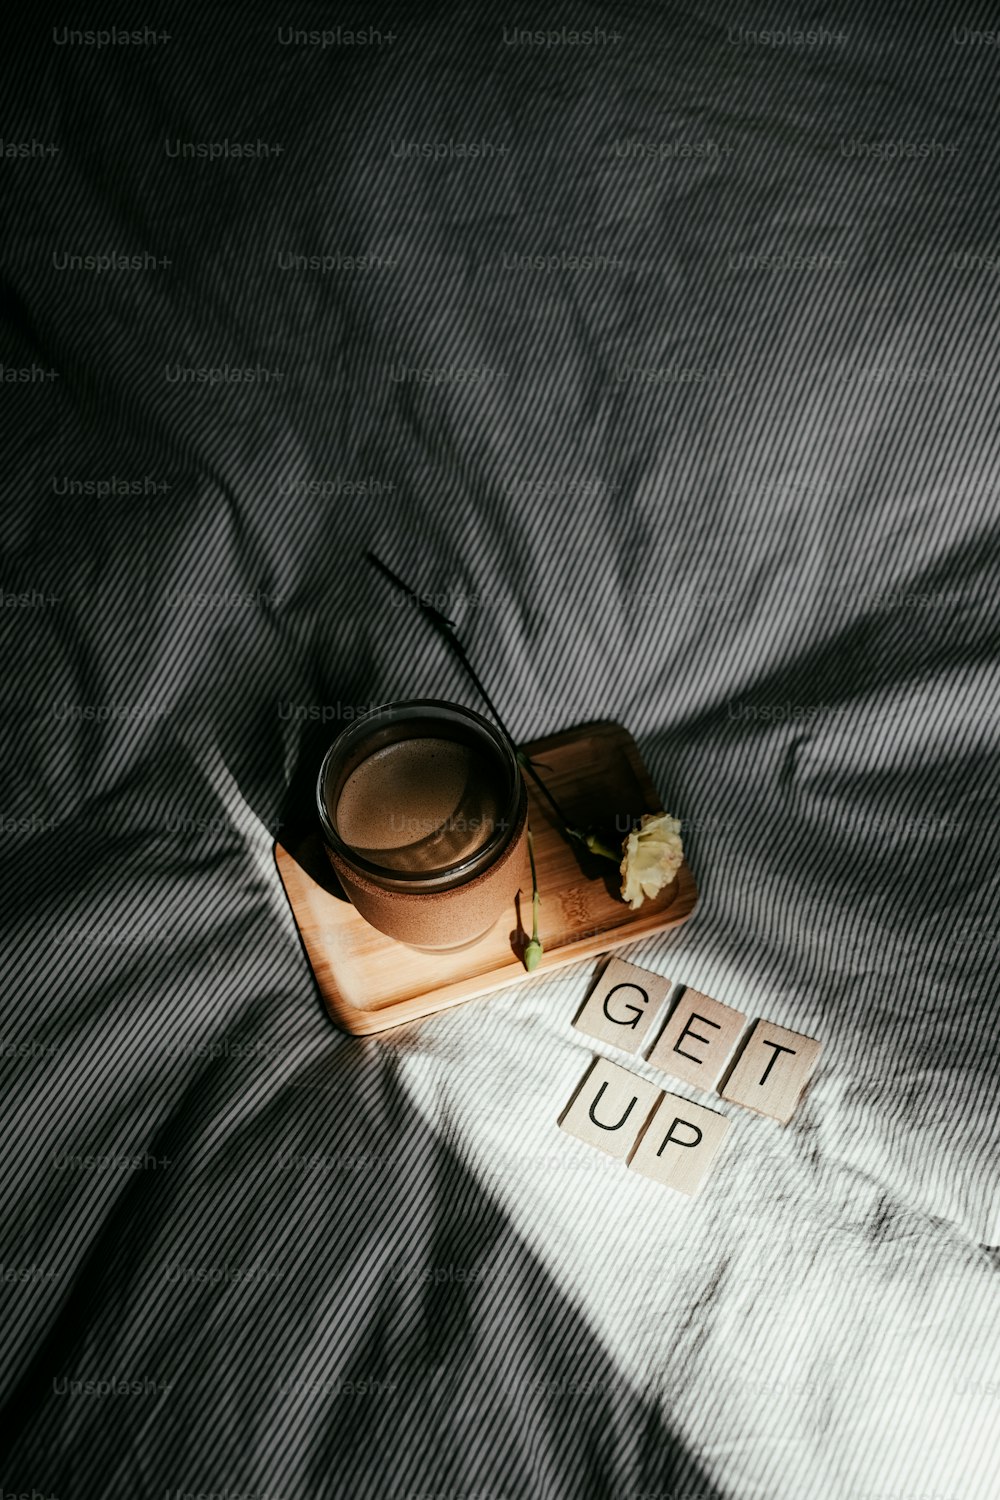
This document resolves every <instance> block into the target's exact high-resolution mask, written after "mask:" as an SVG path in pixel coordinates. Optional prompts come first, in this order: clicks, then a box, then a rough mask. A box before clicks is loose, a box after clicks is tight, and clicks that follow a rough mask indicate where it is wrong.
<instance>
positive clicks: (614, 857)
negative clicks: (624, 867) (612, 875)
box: [584, 833, 622, 865]
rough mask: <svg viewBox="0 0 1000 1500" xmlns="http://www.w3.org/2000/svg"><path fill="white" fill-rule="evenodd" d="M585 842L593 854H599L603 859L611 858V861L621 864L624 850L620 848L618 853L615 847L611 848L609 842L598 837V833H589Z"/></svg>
mask: <svg viewBox="0 0 1000 1500" xmlns="http://www.w3.org/2000/svg"><path fill="white" fill-rule="evenodd" d="M584 843H585V844H586V846H587V848H588V849H589V850H590V852H591V854H599V855H600V856H601V858H602V859H610V861H611V863H612V864H614V865H620V864H621V862H622V851H621V850H620V849H619V850H618V852H617V854H616V853H615V851H614V850H613V849H609V848H608V846H607V844H605V843H603V842H602V841H601V840H600V839H599V838H598V837H597V834H596V833H588V834H587V836H586V838H585V839H584Z"/></svg>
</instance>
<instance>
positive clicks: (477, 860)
mask: <svg viewBox="0 0 1000 1500" xmlns="http://www.w3.org/2000/svg"><path fill="white" fill-rule="evenodd" d="M421 709H432V710H433V709H446V710H447V711H448V713H449V714H453V715H457V716H458V717H459V718H464V719H466V720H468V721H469V722H470V723H471V724H473V725H474V726H475V727H476V728H477V729H478V730H479V731H480V732H481V733H485V734H486V736H487V738H488V739H489V740H490V742H491V744H492V745H493V747H494V748H495V749H496V750H497V751H498V753H499V755H500V757H501V759H502V761H504V763H505V764H506V766H507V768H508V769H509V771H510V776H511V793H510V798H509V801H508V804H507V806H506V807H505V809H504V812H503V814H502V817H501V820H500V821H501V823H502V825H503V826H500V827H497V828H495V829H494V831H493V833H492V834H491V835H490V837H489V838H488V839H487V840H486V842H485V843H484V844H482V845H480V847H479V848H478V849H476V850H475V852H474V853H473V854H470V855H468V856H467V857H466V858H465V859H462V860H459V861H458V862H457V863H456V864H453V865H447V866H446V867H445V868H444V869H441V870H415V871H406V872H403V871H400V870H393V869H389V868H388V867H387V866H386V865H380V864H378V863H377V862H376V861H374V860H370V859H365V858H364V856H362V855H360V854H358V853H357V852H356V851H355V850H354V849H352V848H351V846H350V845H349V844H346V843H345V842H344V840H343V839H342V838H341V837H340V834H339V833H338V832H337V830H336V828H335V827H334V825H333V820H332V819H331V817H330V813H329V809H328V808H327V805H326V796H325V789H326V780H327V775H328V772H329V769H330V765H331V763H332V761H333V760H334V759H335V757H336V755H337V754H338V752H339V753H343V750H344V748H345V743H344V742H345V741H350V740H351V739H352V738H353V739H360V738H362V737H363V734H364V731H365V729H366V728H367V727H370V725H371V724H372V723H374V722H376V721H377V720H378V719H379V718H380V717H382V716H383V715H385V714H386V713H387V712H389V711H391V712H392V713H393V714H404V715H405V714H407V713H410V712H413V711H418V710H421ZM523 788H524V781H523V778H522V776H521V769H520V766H519V765H518V763H517V756H516V754H515V751H514V747H513V745H512V744H511V742H510V740H509V739H508V738H507V736H506V734H504V733H503V731H502V730H500V729H499V728H498V726H497V725H495V724H493V723H491V722H490V720H489V719H487V718H486V717H485V716H484V715H483V714H480V713H477V712H476V710H475V709H473V708H466V706H465V704H464V703H453V702H452V701H451V700H450V699H448V698H400V699H395V700H390V701H389V702H387V703H380V704H378V705H376V706H375V707H374V708H370V709H366V710H365V712H364V713H362V714H358V716H357V718H355V719H354V720H353V721H352V722H351V723H350V724H347V725H345V726H344V728H343V729H341V730H340V732H339V733H338V734H337V735H336V737H335V738H334V740H333V741H332V742H331V744H330V745H329V746H328V747H327V750H326V753H325V754H324V756H323V759H322V762H321V763H320V768H319V774H318V776H317V778H316V804H317V809H318V812H319V821H320V828H321V829H322V832H323V837H324V839H325V840H326V843H327V844H328V846H329V847H330V848H331V849H332V850H333V852H334V853H335V854H337V855H338V856H339V858H340V859H342V860H344V862H345V863H346V864H347V865H349V866H350V867H351V868H353V869H355V870H359V871H361V872H362V873H363V874H365V875H367V876H368V877H369V878H371V879H373V880H374V881H376V882H377V884H378V885H380V886H381V887H382V888H388V889H396V890H404V891H405V890H410V891H414V892H415V891H416V889H418V888H419V887H421V886H423V887H425V888H427V889H433V888H438V887H440V886H441V885H442V884H444V883H447V885H448V886H449V887H451V886H453V885H456V884H461V883H462V877H463V875H464V874H465V873H466V872H471V871H477V872H478V873H482V872H483V871H485V870H488V869H490V868H491V867H492V865H493V864H494V863H495V859H496V856H497V854H500V853H502V852H503V849H504V847H505V846H506V844H508V843H509V842H510V841H511V839H512V837H513V835H514V833H515V832H516V830H517V822H518V812H519V809H520V802H521V796H522V792H523ZM473 878H475V876H473Z"/></svg>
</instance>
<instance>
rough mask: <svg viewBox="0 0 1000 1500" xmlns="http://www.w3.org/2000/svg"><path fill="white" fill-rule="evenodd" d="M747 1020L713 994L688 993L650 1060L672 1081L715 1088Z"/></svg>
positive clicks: (681, 1001) (692, 991) (685, 993)
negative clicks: (675, 1079) (671, 1078)
mask: <svg viewBox="0 0 1000 1500" xmlns="http://www.w3.org/2000/svg"><path fill="white" fill-rule="evenodd" d="M746 1024H747V1018H746V1016H745V1015H744V1014H743V1012H742V1011H741V1010H733V1009H732V1007H731V1006H729V1005H723V1004H722V1002H721V1001H719V1000H713V999H712V997H711V996H710V995H703V994H701V993H700V991H698V990H685V991H684V993H683V994H682V995H681V998H680V1000H679V1001H678V1002H677V1007H676V1009H675V1010H674V1013H673V1015H672V1016H671V1017H670V1020H669V1021H668V1022H667V1024H666V1026H665V1027H664V1029H663V1034H662V1036H660V1037H658V1038H657V1042H656V1046H655V1047H654V1048H653V1050H652V1052H651V1053H650V1054H649V1059H648V1061H649V1062H651V1063H652V1065H653V1067H654V1068H662V1069H663V1071H664V1073H669V1074H670V1075H671V1077H673V1078H681V1079H683V1080H684V1082H685V1083H693V1084H694V1085H695V1086H696V1087H697V1088H701V1089H712V1088H714V1087H715V1085H716V1084H717V1083H718V1081H719V1079H720V1078H721V1077H722V1074H723V1071H724V1070H725V1066H726V1063H727V1062H728V1061H729V1059H730V1058H731V1057H732V1055H733V1053H734V1052H735V1050H736V1043H737V1042H738V1041H739V1039H740V1037H741V1036H742V1035H743V1030H744V1027H745V1026H746Z"/></svg>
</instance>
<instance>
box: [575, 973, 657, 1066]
mask: <svg viewBox="0 0 1000 1500" xmlns="http://www.w3.org/2000/svg"><path fill="white" fill-rule="evenodd" d="M671 988H672V982H671V981H670V980H669V979H663V978H661V976H660V975H659V974H651V973H650V971H649V970H648V969H640V968H638V967H637V966H636V965H635V964H627V963H626V962H625V960H624V959H621V958H612V959H611V960H610V961H609V963H608V965H607V967H606V968H605V970H604V972H603V974H602V975H601V977H600V979H599V980H598V981H597V984H596V985H595V986H594V988H593V990H592V991H591V993H590V997H589V999H588V1000H587V1003H586V1005H585V1006H584V1007H583V1010H582V1011H581V1012H580V1014H579V1015H578V1016H577V1018H576V1020H575V1021H574V1022H573V1025H574V1026H575V1027H576V1029H577V1031H582V1032H584V1033H585V1034H586V1035H587V1036H592V1037H595V1038H596V1039H597V1041H599V1042H608V1043H609V1044H610V1045H611V1046H612V1047H619V1048H620V1049H621V1050H622V1052H638V1051H639V1050H640V1048H641V1047H642V1044H643V1041H644V1040H645V1038H646V1036H647V1034H648V1032H649V1028H650V1025H651V1024H652V1021H653V1017H654V1016H655V1015H656V1014H657V1013H658V1012H659V1011H660V1009H661V1008H662V1007H663V1005H664V1003H665V1001H666V998H667V996H668V995H669V994H670V991H671Z"/></svg>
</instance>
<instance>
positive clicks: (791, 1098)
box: [722, 1021, 821, 1125]
mask: <svg viewBox="0 0 1000 1500" xmlns="http://www.w3.org/2000/svg"><path fill="white" fill-rule="evenodd" d="M820 1051H821V1044H820V1043H819V1042H817V1041H814V1040H813V1038H812V1037H809V1036H802V1034H801V1033H800V1032H798V1031H788V1030H787V1029H786V1028H785V1027H784V1026H776V1025H775V1024H774V1022H773V1021H758V1022H757V1024H756V1026H755V1027H754V1029H753V1031H752V1032H751V1033H750V1039H749V1041H748V1042H747V1044H746V1047H745V1048H744V1050H743V1052H742V1054H741V1055H740V1058H739V1061H738V1062H737V1064H736V1066H735V1068H734V1069H733V1071H732V1073H731V1074H730V1076H729V1080H728V1082H727V1083H726V1085H725V1087H724V1088H723V1090H722V1097H723V1099H731V1100H732V1102H733V1103H734V1104H742V1105H743V1107H744V1109H752V1110H754V1111H756V1113H757V1114H759V1115H770V1117H771V1118H772V1119H773V1120H780V1121H781V1123H782V1125H786V1124H787V1123H788V1121H789V1120H790V1119H791V1118H792V1115H793V1114H794V1113H795V1106H796V1105H797V1104H798V1102H799V1096H800V1094H801V1093H802V1090H803V1089H804V1088H805V1086H806V1084H807V1083H808V1082H809V1078H810V1076H811V1075H812V1072H813V1069H814V1068H815V1066H816V1064H817V1062H818V1061H819V1054H820Z"/></svg>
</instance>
